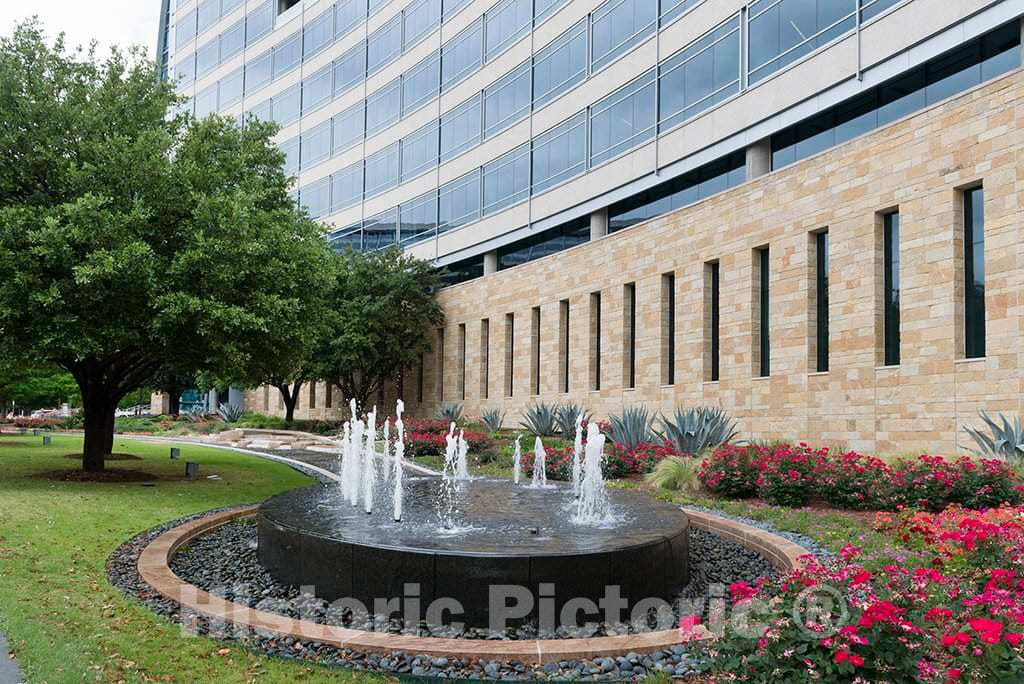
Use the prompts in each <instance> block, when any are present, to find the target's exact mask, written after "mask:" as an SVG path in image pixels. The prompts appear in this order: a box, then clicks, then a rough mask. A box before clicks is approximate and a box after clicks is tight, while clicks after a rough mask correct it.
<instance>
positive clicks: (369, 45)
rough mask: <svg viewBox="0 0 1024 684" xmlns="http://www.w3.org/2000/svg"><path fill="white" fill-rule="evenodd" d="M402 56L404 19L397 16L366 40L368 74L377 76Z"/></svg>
mask: <svg viewBox="0 0 1024 684" xmlns="http://www.w3.org/2000/svg"><path fill="white" fill-rule="evenodd" d="M400 54H402V17H401V15H397V16H395V18H394V19H392V20H391V21H389V22H388V23H387V24H385V25H384V26H382V27H380V28H379V29H377V30H376V31H374V32H373V35H371V36H370V37H369V38H367V40H366V73H367V74H375V73H377V72H378V71H380V70H381V69H382V68H384V66H385V65H386V64H388V63H390V62H391V61H392V60H393V59H395V58H396V57H398V55H400Z"/></svg>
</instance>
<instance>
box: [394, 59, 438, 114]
mask: <svg viewBox="0 0 1024 684" xmlns="http://www.w3.org/2000/svg"><path fill="white" fill-rule="evenodd" d="M440 85H441V57H440V55H439V54H438V53H437V52H435V53H434V54H432V55H431V56H430V57H427V58H426V59H425V60H423V61H422V62H420V63H419V64H417V65H416V66H414V67H413V68H412V69H411V70H409V72H408V73H406V74H404V75H403V76H402V114H403V116H404V115H406V114H409V113H410V112H414V111H416V110H417V109H419V108H420V107H421V106H422V105H424V104H425V103H427V102H429V101H430V100H432V99H433V98H434V97H436V96H437V93H438V89H439V88H440Z"/></svg>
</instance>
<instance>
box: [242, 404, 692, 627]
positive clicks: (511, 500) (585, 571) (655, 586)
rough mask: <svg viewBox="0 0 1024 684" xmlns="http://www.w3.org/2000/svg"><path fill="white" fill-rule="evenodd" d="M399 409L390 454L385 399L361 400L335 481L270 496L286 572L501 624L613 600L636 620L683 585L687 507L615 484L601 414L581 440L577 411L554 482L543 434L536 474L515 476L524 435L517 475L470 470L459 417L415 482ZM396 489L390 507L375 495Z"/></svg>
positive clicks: (263, 523)
mask: <svg viewBox="0 0 1024 684" xmlns="http://www.w3.org/2000/svg"><path fill="white" fill-rule="evenodd" d="M396 408H397V416H398V417H397V420H396V421H395V428H396V440H395V442H394V444H393V445H392V443H391V442H390V440H389V437H388V436H389V435H390V424H389V421H387V420H385V424H384V428H383V435H384V437H385V438H384V439H383V440H382V443H383V453H381V452H380V451H379V450H378V447H377V444H378V440H377V436H378V433H377V430H376V418H377V416H376V409H374V410H373V411H371V412H370V413H369V415H368V416H367V418H366V421H365V422H364V421H363V420H362V419H361V418H359V417H358V416H357V413H356V406H355V402H352V403H351V410H352V416H353V417H352V421H351V423H346V424H345V426H344V430H343V437H342V444H341V453H340V461H339V471H340V476H339V477H338V481H339V483H338V485H331V486H326V485H319V486H315V487H308V488H305V489H299V490H295V491H291V492H287V493H285V494H280V495H278V496H276V497H274V498H272V499H270V500H269V501H267V502H266V503H264V504H263V505H262V506H261V507H260V511H259V520H258V525H259V548H258V551H259V558H260V562H261V563H262V564H263V566H264V567H265V568H266V569H267V571H268V572H269V573H270V574H271V575H272V576H273V577H274V578H276V579H277V580H278V581H280V582H283V583H285V584H290V585H293V586H297V587H300V588H301V589H302V591H303V593H312V594H314V595H315V596H316V597H317V598H319V599H322V600H325V601H328V602H331V603H332V604H335V605H337V602H339V601H341V602H342V603H341V607H342V609H343V610H345V609H346V608H347V609H351V610H352V611H353V612H355V613H362V614H364V615H373V616H375V617H376V618H377V619H380V618H383V619H385V620H388V619H390V618H395V617H397V618H398V619H400V620H401V621H403V622H404V623H405V624H406V625H408V624H410V623H412V624H418V623H420V621H421V620H423V621H424V622H425V623H426V624H427V626H428V627H436V626H442V625H444V624H447V623H446V621H445V618H444V617H443V616H442V615H440V614H438V613H432V612H431V611H432V609H433V608H434V607H436V606H439V605H440V606H443V607H444V609H445V610H447V611H448V615H449V618H450V619H449V620H448V622H450V623H452V624H455V623H458V624H461V625H463V626H464V627H471V628H487V629H490V630H492V631H503V630H504V629H505V628H506V627H508V626H510V623H511V624H522V623H527V622H531V623H534V624H537V625H538V626H539V627H540V628H542V629H558V627H560V626H565V627H568V626H572V625H576V624H578V620H577V617H578V614H579V613H580V612H581V611H582V612H583V613H584V614H590V615H592V614H595V613H598V607H599V606H600V607H601V609H602V610H603V611H604V613H603V614H604V617H605V620H604V621H605V622H617V621H619V620H621V616H622V614H621V612H614V611H622V610H625V611H630V612H627V619H629V618H631V617H633V616H634V615H636V614H637V613H638V612H639V613H641V615H642V612H643V610H644V609H645V608H646V607H647V606H651V607H652V608H654V609H655V610H657V609H659V608H660V607H661V606H664V605H665V603H664V602H665V601H667V600H671V599H672V598H673V597H675V596H676V595H678V593H679V591H680V590H681V589H682V588H683V587H684V586H685V585H686V583H687V581H688V579H689V568H688V566H687V562H688V554H687V544H688V541H689V521H688V519H687V517H686V515H685V514H684V513H683V512H682V511H680V510H679V509H678V508H676V507H673V506H669V505H667V504H664V503H661V502H658V501H655V500H653V499H650V498H648V497H645V496H642V495H639V494H634V493H628V492H621V491H620V492H609V491H608V490H607V488H606V487H605V483H604V477H603V475H602V472H601V465H602V463H603V461H604V441H605V438H604V436H603V435H601V432H600V430H599V429H598V427H597V424H596V423H591V424H590V425H588V426H587V440H586V443H585V447H584V441H583V424H582V420H581V419H580V420H577V421H576V442H575V448H574V453H573V468H572V473H573V481H572V484H571V485H564V486H563V485H556V484H548V483H547V480H546V477H545V473H546V453H545V450H544V445H543V444H542V442H541V440H540V438H539V437H538V438H537V439H536V440H535V443H534V457H533V474H532V478H531V484H530V485H529V486H519V484H518V483H519V466H520V461H521V459H522V458H523V456H522V453H521V448H520V443H519V440H518V438H517V440H516V448H515V455H514V465H515V475H514V481H513V482H511V483H510V482H508V481H506V480H498V479H484V478H473V477H471V476H470V474H469V469H468V466H467V454H468V451H469V446H468V444H467V443H466V440H465V436H464V435H463V433H461V432H459V433H458V434H456V431H455V430H456V426H455V423H452V424H451V426H450V428H449V430H448V435H447V437H446V439H445V442H446V445H447V447H446V453H445V465H444V472H443V473H442V474H441V476H440V477H426V478H424V477H420V478H415V479H410V480H408V482H406V480H407V478H406V477H405V476H404V475H403V464H404V453H405V442H404V425H403V422H402V411H403V409H404V406H403V404H402V402H401V401H399V402H398V405H397V407H396ZM392 446H393V447H394V454H393V455H392ZM378 465H379V466H380V467H378ZM388 490H390V493H391V505H390V506H387V505H385V506H381V505H375V504H374V502H375V501H376V502H380V501H381V499H386V498H387V492H388ZM651 599H656V600H657V601H658V603H659V605H657V606H654V605H652V604H651V603H650V600H651ZM609 602H613V605H612V611H613V612H611V613H609V609H608V608H607V606H608V605H609ZM566 606H568V608H569V609H568V610H567V611H565V612H563V608H565V607H566ZM641 619H642V618H641ZM584 621H586V619H584Z"/></svg>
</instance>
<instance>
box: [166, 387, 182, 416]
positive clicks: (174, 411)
mask: <svg viewBox="0 0 1024 684" xmlns="http://www.w3.org/2000/svg"><path fill="white" fill-rule="evenodd" d="M167 398H168V401H167V413H168V415H172V416H179V415H181V392H171V393H170V394H168V395H167Z"/></svg>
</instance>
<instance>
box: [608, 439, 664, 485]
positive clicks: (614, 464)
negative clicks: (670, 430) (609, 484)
mask: <svg viewBox="0 0 1024 684" xmlns="http://www.w3.org/2000/svg"><path fill="white" fill-rule="evenodd" d="M675 455H676V450H675V448H674V447H673V446H672V445H671V444H668V443H665V444H652V443H651V442H642V443H640V444H638V445H637V446H636V448H635V449H627V448H626V446H625V445H624V444H612V445H611V447H610V448H609V449H608V450H607V453H606V455H605V469H604V470H605V476H606V477H626V476H627V475H636V474H638V473H649V472H651V471H652V470H654V466H656V465H658V463H659V462H660V461H661V460H662V459H664V458H667V457H668V456H675Z"/></svg>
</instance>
